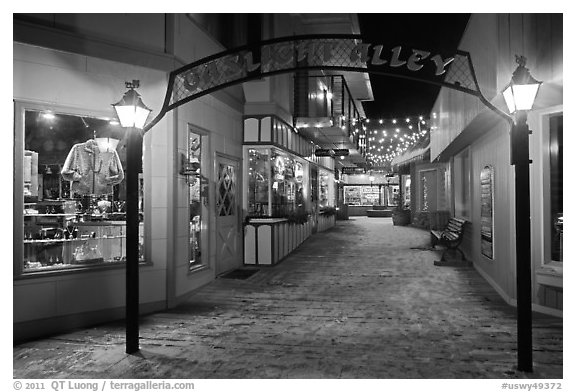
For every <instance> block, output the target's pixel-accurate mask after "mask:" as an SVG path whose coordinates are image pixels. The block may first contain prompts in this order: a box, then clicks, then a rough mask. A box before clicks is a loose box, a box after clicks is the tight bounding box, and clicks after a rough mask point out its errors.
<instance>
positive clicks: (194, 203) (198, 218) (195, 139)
mask: <svg viewBox="0 0 576 392" xmlns="http://www.w3.org/2000/svg"><path fill="white" fill-rule="evenodd" d="M205 139H206V136H204V135H201V134H199V133H195V132H192V131H191V132H190V134H189V137H188V169H189V172H190V174H189V175H188V184H189V214H190V221H189V226H190V227H189V233H190V244H189V248H188V252H189V255H188V257H189V262H190V267H193V266H197V265H200V264H201V263H202V258H201V255H202V251H201V250H202V247H201V244H202V243H203V241H202V237H204V236H205V234H204V233H203V230H202V226H203V221H202V218H203V217H204V216H205V212H204V210H205V209H206V208H207V204H208V201H207V197H208V181H207V178H206V177H205V176H204V175H203V171H202V163H203V162H204V160H205V157H204V155H203V153H204V144H205V143H204V140H205Z"/></svg>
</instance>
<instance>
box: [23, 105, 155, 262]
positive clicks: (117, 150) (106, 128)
mask: <svg viewBox="0 0 576 392" xmlns="http://www.w3.org/2000/svg"><path fill="white" fill-rule="evenodd" d="M124 135H125V132H124V130H123V129H122V128H121V127H120V125H117V123H114V122H111V121H110V120H107V119H100V118H95V117H91V116H81V115H71V114H62V113H53V112H46V111H37V110H25V112H24V141H23V144H24V152H23V159H22V162H23V168H22V180H23V192H24V194H23V202H24V203H23V210H22V211H23V263H22V268H21V271H22V272H23V273H27V272H36V271H51V270H60V269H70V268H78V267H80V266H92V265H103V264H108V263H120V262H124V261H125V258H126V222H125V221H126V215H125V204H126V189H125V182H124V177H125V172H124V168H125V167H126V162H125V158H126V154H125V143H124V140H122V138H123V137H124ZM139 184H140V192H139V195H140V196H139V203H138V204H139V210H140V217H141V219H140V236H139V242H140V260H141V261H143V260H144V252H143V249H144V248H143V238H144V235H143V222H142V221H143V187H142V186H143V178H142V175H141V174H139Z"/></svg>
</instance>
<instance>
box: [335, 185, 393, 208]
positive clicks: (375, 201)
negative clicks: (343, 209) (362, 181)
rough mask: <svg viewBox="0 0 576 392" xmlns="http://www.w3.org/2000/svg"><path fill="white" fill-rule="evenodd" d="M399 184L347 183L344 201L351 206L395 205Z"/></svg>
mask: <svg viewBox="0 0 576 392" xmlns="http://www.w3.org/2000/svg"><path fill="white" fill-rule="evenodd" d="M396 192H398V186H397V185H345V186H344V203H345V204H348V205H350V206H379V205H388V206H392V205H395V202H394V201H393V198H394V194H395V193H396Z"/></svg>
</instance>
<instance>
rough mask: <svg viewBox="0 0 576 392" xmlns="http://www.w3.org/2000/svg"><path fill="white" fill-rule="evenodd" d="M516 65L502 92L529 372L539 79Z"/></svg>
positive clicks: (521, 352)
mask: <svg viewBox="0 0 576 392" xmlns="http://www.w3.org/2000/svg"><path fill="white" fill-rule="evenodd" d="M516 62H517V63H518V67H517V68H516V70H515V71H514V73H513V75H512V80H511V81H510V83H509V84H508V85H507V86H506V88H505V89H504V92H503V95H504V99H505V100H506V105H507V106H508V110H509V111H510V113H511V114H514V115H515V117H514V125H513V126H512V132H511V134H510V149H511V150H510V156H511V162H510V163H511V164H512V165H514V174H515V202H516V203H515V205H516V208H515V213H516V312H517V333H518V341H517V344H518V370H520V371H524V372H532V371H533V369H532V271H531V267H532V258H531V251H532V248H531V242H530V227H531V226H530V223H531V222H530V163H531V160H530V132H531V131H530V130H529V128H528V123H527V122H526V120H527V111H528V110H530V109H532V105H533V104H534V100H535V99H536V94H537V93H538V89H539V87H540V84H542V82H539V81H537V80H536V79H534V78H533V77H532V75H530V72H529V71H528V69H527V68H526V67H525V65H526V58H525V57H524V56H516Z"/></svg>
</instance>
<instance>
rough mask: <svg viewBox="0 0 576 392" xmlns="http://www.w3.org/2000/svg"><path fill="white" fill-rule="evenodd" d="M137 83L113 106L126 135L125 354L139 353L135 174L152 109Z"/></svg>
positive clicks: (136, 189) (130, 85) (137, 199)
mask: <svg viewBox="0 0 576 392" xmlns="http://www.w3.org/2000/svg"><path fill="white" fill-rule="evenodd" d="M138 87H140V81H138V80H133V81H132V82H126V88H128V89H129V90H128V91H127V92H126V93H125V94H124V96H123V97H122V99H121V100H120V101H119V102H117V103H115V104H113V105H112V106H113V107H114V110H115V111H116V114H117V115H118V119H119V121H120V125H121V126H122V127H123V128H126V131H127V132H128V135H127V138H126V177H125V179H126V353H128V354H132V353H135V352H137V351H138V350H139V331H138V330H139V328H138V327H139V325H138V317H139V302H140V300H139V277H138V263H139V258H140V257H139V241H138V237H139V225H140V223H139V222H140V219H139V212H138V201H139V191H138V174H139V173H140V170H141V168H142V135H141V134H140V130H141V129H142V128H143V127H144V124H145V123H146V119H147V118H148V115H149V114H150V112H151V110H150V109H148V108H147V107H146V105H144V103H143V102H142V99H140V95H139V94H138V93H137V92H136V90H134V89H135V88H138Z"/></svg>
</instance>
